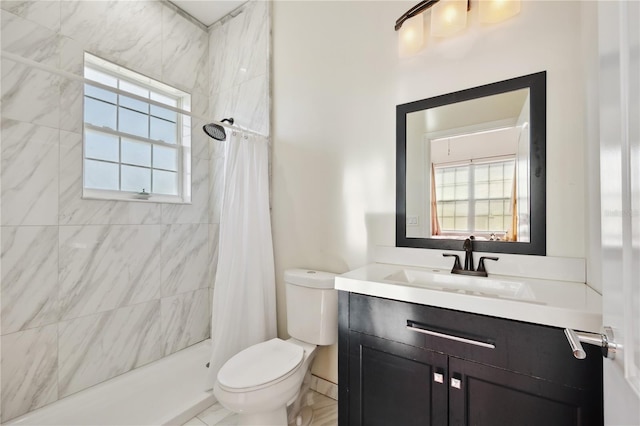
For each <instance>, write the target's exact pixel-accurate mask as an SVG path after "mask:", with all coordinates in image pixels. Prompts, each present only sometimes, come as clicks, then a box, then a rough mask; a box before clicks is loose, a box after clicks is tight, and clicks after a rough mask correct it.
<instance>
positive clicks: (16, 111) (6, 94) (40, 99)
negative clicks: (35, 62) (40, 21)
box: [2, 59, 60, 127]
mask: <svg viewBox="0 0 640 426" xmlns="http://www.w3.org/2000/svg"><path fill="white" fill-rule="evenodd" d="M59 97H60V77H58V76H57V75H54V74H52V73H49V72H46V71H41V70H38V69H35V68H30V67H27V66H25V65H22V64H18V63H16V62H13V61H11V60H9V59H2V117H3V118H12V119H14V120H19V121H24V122H28V123H34V124H40V125H43V126H49V127H58V122H59V119H60V112H59V111H58V98H59Z"/></svg>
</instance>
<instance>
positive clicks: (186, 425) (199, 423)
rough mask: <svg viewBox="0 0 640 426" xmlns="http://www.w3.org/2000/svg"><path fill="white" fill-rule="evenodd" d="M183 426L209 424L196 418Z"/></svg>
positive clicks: (205, 425)
mask: <svg viewBox="0 0 640 426" xmlns="http://www.w3.org/2000/svg"><path fill="white" fill-rule="evenodd" d="M182 426H207V424H206V423H205V422H203V421H202V420H200V419H199V418H197V417H194V418H192V419H191V420H189V421H188V422H186V423H185V424H183V425H182Z"/></svg>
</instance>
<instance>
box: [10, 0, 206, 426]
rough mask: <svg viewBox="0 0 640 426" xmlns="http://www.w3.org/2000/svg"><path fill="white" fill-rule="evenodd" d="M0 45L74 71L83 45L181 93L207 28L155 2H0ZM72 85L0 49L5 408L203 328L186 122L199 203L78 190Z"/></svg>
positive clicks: (198, 217) (198, 150)
mask: <svg viewBox="0 0 640 426" xmlns="http://www.w3.org/2000/svg"><path fill="white" fill-rule="evenodd" d="M0 7H1V8H2V11H1V14H2V50H3V51H6V52H11V53H13V54H17V55H19V56H21V57H24V58H28V59H31V60H33V61H36V62H39V63H41V64H44V65H46V66H48V67H53V68H57V69H59V70H63V71H66V72H68V73H73V74H76V75H80V76H81V75H82V71H83V70H82V66H83V52H84V51H85V50H86V51H88V52H90V53H93V54H95V55H97V56H100V57H103V58H105V59H107V60H110V61H113V62H116V63H118V64H121V65H123V66H126V67H128V68H130V69H132V70H134V71H137V72H139V73H142V74H145V75H148V76H150V77H152V78H155V79H157V80H160V81H163V82H165V83H167V84H171V85H174V86H176V87H178V88H180V89H181V90H184V91H186V92H189V93H191V95H192V109H193V111H194V112H195V113H196V114H199V115H201V116H208V109H209V93H210V87H209V86H210V84H209V81H210V80H211V78H210V73H209V61H208V52H209V50H208V45H209V36H208V32H207V30H206V29H204V28H203V27H202V26H199V25H197V24H195V23H193V22H192V21H191V20H189V19H186V18H184V17H183V16H181V15H180V14H178V13H176V11H175V9H174V8H173V7H172V6H171V5H169V4H167V3H164V2H159V1H135V2H125V1H52V0H47V1H2V2H1V3H0ZM82 94H83V88H82V84H81V83H79V82H77V81H73V80H71V79H68V78H65V77H62V76H60V75H57V74H55V73H51V72H48V71H43V70H39V69H36V68H33V67H29V66H26V65H22V64H20V63H17V62H14V61H12V60H10V59H6V58H3V59H2V109H1V113H2V127H1V128H2V135H1V136H2V143H1V176H0V186H1V219H0V220H1V226H2V227H1V249H2V252H1V253H2V254H1V262H0V264H1V286H0V297H1V308H0V309H1V312H0V319H1V324H0V334H1V350H0V351H1V378H2V380H1V389H0V390H1V401H2V403H1V420H2V421H6V420H8V419H11V418H13V417H16V416H19V415H21V414H23V413H25V412H28V411H31V410H33V409H36V408H38V407H41V406H43V405H46V404H48V403H51V402H53V401H55V400H57V399H59V398H62V397H65V396H67V395H70V394H72V393H74V392H77V391H80V390H82V389H84V388H87V387H89V386H92V385H94V384H96V383H99V382H101V381H104V380H106V379H109V378H111V377H114V376H116V375H118V374H121V373H124V372H126V371H128V370H131V369H133V368H136V367H139V366H141V365H144V364H146V363H149V362H152V361H154V360H157V359H159V358H161V357H163V356H166V355H168V354H171V353H173V352H175V351H177V350H179V349H182V348H184V347H186V346H189V345H191V344H194V343H196V342H198V341H200V340H203V339H205V338H207V337H208V335H209V323H210V303H209V300H210V297H209V294H210V285H211V283H212V281H213V280H212V273H213V270H214V262H215V258H216V253H215V252H216V250H217V247H216V245H217V225H216V222H217V220H216V218H217V214H215V210H216V207H215V206H216V205H217V204H218V203H217V202H216V201H215V198H216V197H215V192H211V191H210V188H214V189H215V188H216V185H214V184H211V183H210V180H211V181H212V182H213V180H214V177H213V173H210V170H209V165H210V158H209V146H210V142H209V141H208V140H207V138H206V136H205V135H204V134H203V133H202V131H201V130H200V129H201V126H202V124H203V123H202V120H194V121H193V135H192V145H193V148H192V150H193V152H192V170H193V176H192V183H193V195H192V200H193V203H192V204H191V205H171V204H157V203H141V202H121V201H93V200H83V199H81V195H82V105H83V96H82Z"/></svg>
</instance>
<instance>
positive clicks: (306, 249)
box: [272, 1, 586, 381]
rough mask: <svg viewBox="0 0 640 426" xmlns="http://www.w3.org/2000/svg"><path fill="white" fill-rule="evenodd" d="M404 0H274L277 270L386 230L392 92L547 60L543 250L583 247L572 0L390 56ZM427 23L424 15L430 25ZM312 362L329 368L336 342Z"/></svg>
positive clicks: (494, 74) (360, 253) (445, 87)
mask: <svg viewBox="0 0 640 426" xmlns="http://www.w3.org/2000/svg"><path fill="white" fill-rule="evenodd" d="M414 4H415V2H413V1H408V2H405V1H398V2H378V1H360V2H358V1H354V2H322V1H304V2H289V1H277V2H275V4H274V22H273V26H274V31H273V70H274V74H273V75H274V77H273V137H274V159H273V219H272V220H273V232H274V245H275V252H276V275H277V279H278V286H279V287H278V288H279V294H278V301H279V327H280V332H281V334H284V330H285V322H284V319H285V313H284V309H283V307H284V291H283V283H282V278H281V277H282V272H283V270H284V269H286V268H289V267H309V268H317V269H322V270H328V271H333V272H339V273H341V272H345V271H347V270H349V269H353V268H356V267H359V266H362V265H364V264H365V263H367V262H368V261H370V260H371V256H370V253H371V248H372V247H373V246H375V245H379V244H380V245H391V246H392V245H394V242H395V237H394V234H395V216H394V215H395V105H396V104H400V103H405V102H409V101H414V100H418V99H423V98H427V97H431V96H434V95H439V94H444V93H449V92H453V91H458V90H461V89H464V88H469V87H474V86H478V85H482V84H486V83H491V82H495V81H499V80H504V79H507V78H511V77H516V76H520V75H524V74H530V73H534V72H538V71H543V70H546V71H547V78H548V80H547V94H548V99H547V120H548V122H547V181H548V182H550V184H549V185H548V188H547V254H548V255H550V256H568V257H585V255H586V250H585V226H586V221H585V215H586V213H585V207H586V204H585V160H584V158H585V148H584V141H583V138H584V127H585V126H584V119H583V114H584V93H583V77H582V69H581V66H582V62H581V40H580V37H581V33H580V23H581V21H580V19H581V3H580V2H574V1H554V2H536V1H524V2H523V4H522V10H521V13H520V14H519V15H518V16H517V17H515V18H514V19H512V20H510V21H507V22H504V23H501V24H496V25H492V26H481V25H480V24H478V23H477V19H476V15H477V10H476V7H475V6H477V2H474V1H472V2H471V7H472V8H471V12H470V22H471V24H470V28H468V29H467V30H465V31H464V32H463V33H461V34H460V35H458V36H455V37H452V38H449V39H445V40H443V41H436V40H429V42H428V43H429V45H428V46H427V47H426V48H425V50H424V51H423V52H422V53H421V54H419V55H417V56H414V57H410V58H405V59H399V58H398V56H397V50H396V36H397V34H396V33H395V32H394V31H393V24H394V22H395V20H396V19H397V18H398V17H399V16H400V15H401V14H402V13H403V12H405V11H406V10H407V9H409V8H410V7H411V6H413V5H414ZM428 25H429V24H427V26H428ZM326 352H327V353H325V354H322V355H321V356H320V357H319V359H318V360H317V362H316V365H315V366H314V372H315V373H316V374H317V375H319V376H322V377H324V378H327V379H328V380H331V381H336V380H337V369H336V364H337V362H336V357H335V353H336V351H335V348H332V349H331V350H329V351H326Z"/></svg>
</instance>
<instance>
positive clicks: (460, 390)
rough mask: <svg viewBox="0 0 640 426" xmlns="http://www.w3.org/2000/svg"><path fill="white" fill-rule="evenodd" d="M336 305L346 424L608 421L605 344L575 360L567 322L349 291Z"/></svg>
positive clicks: (341, 413)
mask: <svg viewBox="0 0 640 426" xmlns="http://www.w3.org/2000/svg"><path fill="white" fill-rule="evenodd" d="M339 305H340V308H339V309H340V310H339V345H338V351H339V355H338V358H339V359H338V362H339V398H338V404H339V424H340V425H341V426H345V425H351V426H356V425H367V426H369V425H403V426H409V425H447V424H448V425H490V426H494V425H601V424H602V423H603V416H602V356H601V354H600V351H599V349H598V348H596V347H585V350H586V351H587V358H586V359H584V360H578V359H575V358H574V357H573V354H572V353H571V349H570V347H569V345H568V343H567V341H566V338H565V336H564V332H563V330H562V329H559V328H555V327H548V326H543V325H537V324H530V323H525V322H519V321H513V320H507V319H502V318H495V317H489V316H485V315H478V314H472V313H467V312H460V311H453V310H449V309H443V308H437V307H432V306H425V305H419V304H413V303H407V302H401V301H396V300H390V299H383V298H378V297H373V296H365V295H361V294H357V293H350V292H344V291H341V292H340V295H339ZM452 339H453V340H452Z"/></svg>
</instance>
